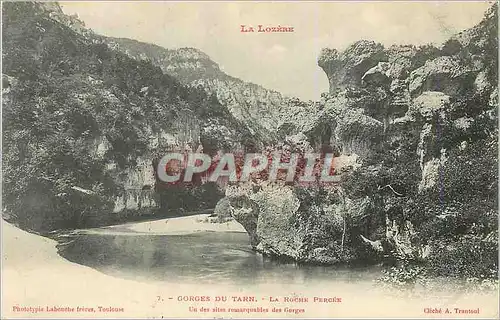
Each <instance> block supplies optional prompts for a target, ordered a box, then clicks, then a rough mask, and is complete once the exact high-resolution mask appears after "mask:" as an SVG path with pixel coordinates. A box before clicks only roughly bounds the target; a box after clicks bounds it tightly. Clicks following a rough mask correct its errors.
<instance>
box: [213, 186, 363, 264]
mask: <svg viewBox="0 0 500 320" xmlns="http://www.w3.org/2000/svg"><path fill="white" fill-rule="evenodd" d="M226 195H227V199H229V204H230V205H229V208H228V209H227V210H229V212H230V213H231V215H232V216H233V217H234V218H235V219H236V220H237V221H238V222H240V223H241V224H242V225H243V227H244V228H245V229H246V230H247V232H248V234H249V235H250V241H251V244H252V246H253V247H254V249H256V250H257V251H259V252H262V253H264V254H266V255H269V256H273V257H277V258H282V259H291V260H295V261H298V262H309V263H321V264H332V263H338V262H345V261H349V260H352V259H354V258H357V256H356V255H358V254H359V251H358V252H356V250H355V248H357V247H360V246H361V247H362V246H363V243H362V242H361V241H360V240H359V239H358V240H357V239H353V238H351V237H350V236H349V233H348V232H347V230H348V229H352V228H354V226H352V225H350V226H347V225H346V223H347V222H346V220H347V219H349V220H350V221H355V220H356V218H357V217H360V216H362V215H363V214H365V213H366V210H367V209H368V204H369V202H368V201H364V202H363V201H361V202H358V203H355V204H354V203H351V202H348V203H344V202H343V198H342V196H341V194H339V193H338V191H337V190H336V189H335V188H331V189H330V190H328V192H324V190H323V191H322V190H320V189H308V188H303V189H302V188H293V187H290V186H283V185H277V184H260V185H258V186H256V185H251V184H249V185H245V186H240V187H230V188H228V189H227V190H226ZM221 201H222V200H221ZM224 201H226V200H224Z"/></svg>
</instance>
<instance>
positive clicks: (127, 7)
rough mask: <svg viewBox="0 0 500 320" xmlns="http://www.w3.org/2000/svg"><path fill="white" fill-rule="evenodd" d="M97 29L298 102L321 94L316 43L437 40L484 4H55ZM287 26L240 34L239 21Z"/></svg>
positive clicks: (323, 81) (477, 14)
mask: <svg viewBox="0 0 500 320" xmlns="http://www.w3.org/2000/svg"><path fill="white" fill-rule="evenodd" d="M60 5H61V7H62V9H63V11H64V12H65V13H66V14H77V15H78V16H79V18H80V19H81V20H83V21H84V22H85V25H86V26H87V27H88V28H91V29H92V30H94V31H95V32H96V33H99V34H102V35H106V36H113V37H124V38H131V39H136V40H139V41H144V42H149V43H154V44H157V45H160V46H162V47H165V48H168V49H175V48H182V47H195V48H198V49H200V50H202V51H203V52H205V53H206V54H208V55H209V56H210V58H211V59H212V60H214V61H215V62H217V63H218V64H219V66H220V67H221V69H222V70H223V71H224V72H226V73H227V74H229V75H231V76H234V77H237V78H240V79H242V80H244V81H249V82H253V83H257V84H260V85H262V86H264V87H266V88H268V89H273V90H277V91H279V92H281V93H283V94H285V95H289V96H295V97H299V98H301V99H303V100H309V99H311V100H318V99H319V97H320V95H321V93H322V92H327V91H328V80H327V78H326V75H325V73H324V72H323V70H321V68H320V67H318V66H317V57H318V54H319V52H320V50H321V49H322V48H325V47H328V48H335V49H340V50H341V49H344V48H346V47H347V46H348V45H349V44H351V43H353V42H355V41H357V40H361V39H366V40H373V41H376V42H380V43H382V44H384V45H385V46H390V45H392V44H415V45H420V44H426V43H434V44H439V43H442V42H443V41H445V40H446V39H447V38H449V37H450V36H451V35H453V34H455V33H457V32H459V31H462V30H464V29H467V28H470V27H472V26H473V25H475V24H477V23H478V22H479V21H480V20H481V19H482V17H483V14H484V12H485V11H486V10H487V8H488V7H489V6H490V5H491V4H490V3H488V2H484V1H482V2H458V1H454V2H374V1H371V2H241V1H240V2H236V1H234V2H233V1H225V2H207V1H203V2H159V1H157V2H138V1H137V2H117V1H114V2H101V1H95V2H90V1H89V2H83V1H82V2H60ZM259 24H262V25H266V26H267V25H268V26H278V25H281V26H293V27H294V32H293V33H257V32H254V33H251V32H247V33H242V32H240V29H241V25H247V26H248V25H252V26H254V27H255V26H257V25H259Z"/></svg>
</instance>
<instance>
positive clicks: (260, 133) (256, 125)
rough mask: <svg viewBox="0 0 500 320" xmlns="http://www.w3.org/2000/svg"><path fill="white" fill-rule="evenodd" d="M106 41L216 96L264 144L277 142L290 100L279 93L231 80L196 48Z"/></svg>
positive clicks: (238, 80) (129, 41) (106, 39)
mask: <svg viewBox="0 0 500 320" xmlns="http://www.w3.org/2000/svg"><path fill="white" fill-rule="evenodd" d="M105 41H107V42H108V43H109V45H110V46H111V47H113V48H115V49H118V50H121V51H122V52H124V53H126V54H127V55H129V56H130V57H133V58H134V59H138V60H147V61H151V62H152V63H153V64H154V65H156V66H159V67H160V68H161V69H162V70H163V72H165V73H166V74H169V75H171V76H173V77H175V78H176V79H178V80H179V81H181V82H182V83H183V84H185V85H188V86H191V87H195V88H202V89H203V90H205V91H206V92H207V93H209V94H212V95H214V96H215V97H217V99H218V100H219V101H220V102H221V103H222V104H223V105H224V106H225V107H226V108H228V110H229V111H230V112H231V114H232V115H233V116H234V117H235V118H236V119H238V120H239V121H241V122H242V123H244V124H245V125H246V126H247V127H248V128H249V129H250V131H251V133H252V134H254V135H255V136H256V137H257V138H258V139H259V140H260V141H261V142H262V143H263V144H268V143H271V142H273V141H274V138H275V131H276V128H277V127H278V126H279V125H281V124H282V123H283V120H282V119H283V117H284V116H285V115H286V113H287V112H286V110H287V106H288V99H289V98H286V97H283V96H282V95H281V94H280V93H279V92H276V91H273V90H268V89H265V88H263V87H261V86H259V85H256V84H253V83H249V82H244V81H242V80H240V79H238V78H234V77H231V76H229V75H228V74H226V73H224V72H223V71H222V70H220V68H219V65H218V64H217V63H215V62H214V61H212V60H211V59H210V57H209V56H208V55H207V54H205V53H203V52H201V51H200V50H198V49H195V48H181V49H177V50H169V49H165V48H162V47H160V46H157V45H153V44H149V43H143V42H139V41H135V40H131V39H123V38H105Z"/></svg>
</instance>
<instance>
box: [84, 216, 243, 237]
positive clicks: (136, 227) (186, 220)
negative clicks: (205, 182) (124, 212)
mask: <svg viewBox="0 0 500 320" xmlns="http://www.w3.org/2000/svg"><path fill="white" fill-rule="evenodd" d="M210 216H211V215H210V214H195V215H190V216H184V217H175V218H165V219H159V220H152V221H146V222H133V223H125V224H119V225H114V226H107V227H100V228H90V229H84V230H75V231H74V232H76V233H106V234H130V233H133V234H137V233H141V234H150V235H181V234H190V233H197V232H207V231H208V232H246V231H245V229H244V228H243V226H242V225H241V224H239V223H238V222H236V221H234V220H231V221H227V222H224V223H212V222H210Z"/></svg>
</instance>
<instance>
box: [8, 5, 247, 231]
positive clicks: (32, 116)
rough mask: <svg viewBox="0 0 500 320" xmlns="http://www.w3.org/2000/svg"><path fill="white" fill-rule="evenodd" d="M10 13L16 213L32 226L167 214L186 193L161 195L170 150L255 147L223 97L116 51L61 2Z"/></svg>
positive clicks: (11, 174)
mask: <svg viewBox="0 0 500 320" xmlns="http://www.w3.org/2000/svg"><path fill="white" fill-rule="evenodd" d="M3 17H4V19H3V45H4V46H3V52H2V54H3V70H2V71H3V73H4V75H3V79H2V80H3V82H4V88H5V90H4V91H3V98H4V105H3V110H4V113H3V115H4V118H3V120H4V136H5V137H6V139H7V140H8V141H10V142H9V143H6V144H4V150H3V151H4V162H3V164H4V176H5V177H6V179H5V180H4V182H5V186H6V189H8V191H7V192H6V193H4V208H5V211H9V212H10V216H11V217H13V219H16V223H19V224H20V225H22V226H23V227H26V228H30V229H36V230H50V229H54V228H71V227H82V226H89V225H96V224H97V225H98V224H103V223H105V224H106V223H113V222H118V221H125V220H127V219H133V218H134V217H137V216H140V215H145V214H149V215H151V214H158V213H159V214H163V213H165V210H167V209H169V208H170V209H171V208H173V207H175V206H174V202H175V201H177V199H178V198H182V196H183V194H181V192H178V193H175V195H174V193H172V192H168V190H167V191H165V190H163V192H160V191H159V189H161V188H159V187H158V182H157V181H156V180H157V179H156V175H155V170H156V168H155V161H158V159H160V158H161V157H162V156H163V155H164V154H165V153H166V152H168V151H171V150H177V151H186V150H203V151H204V152H207V153H210V152H214V151H217V150H235V149H236V150H244V149H246V148H247V147H248V148H255V146H254V145H253V143H254V140H255V139H254V137H253V135H252V134H251V133H250V132H249V131H248V129H247V128H246V127H245V126H244V125H243V124H242V123H241V122H240V121H239V120H238V119H236V118H235V117H234V116H232V115H231V113H230V112H229V111H228V110H227V108H225V107H224V106H222V105H221V104H220V103H219V102H218V100H217V99H214V98H213V97H210V96H209V95H207V93H206V92H205V91H204V90H202V89H197V88H193V87H187V86H184V85H183V84H181V83H180V82H179V81H178V80H176V79H174V78H172V77H170V76H168V75H166V74H164V73H163V72H162V71H161V70H160V69H159V68H158V67H156V66H154V65H153V64H151V62H147V61H137V60H135V59H132V58H130V57H128V56H127V55H125V54H124V53H122V52H121V51H118V50H113V49H112V48H110V45H109V43H108V42H106V41H105V40H104V38H103V37H101V36H98V35H96V34H95V33H93V32H92V31H91V30H88V29H86V28H85V27H84V24H83V23H82V22H81V21H80V20H79V19H78V18H77V17H75V16H71V17H70V16H66V15H64V13H63V12H62V11H61V9H60V7H59V6H58V4H57V3H31V2H30V3H28V2H23V3H10V4H7V5H6V6H4V7H3ZM33 39H36V40H33ZM32 40H33V41H32ZM183 55H185V56H186V57H187V59H200V58H202V55H201V54H200V53H196V52H192V51H189V50H187V51H185V52H183ZM130 70H134V72H130ZM204 72H209V70H208V69H205V70H204ZM21 167H26V168H30V169H28V170H26V171H21V170H19V169H18V168H21ZM196 192H197V190H194V189H193V190H188V191H186V192H185V193H186V194H187V195H188V196H191V195H192V194H194V193H196ZM173 195H174V196H173ZM211 195H212V196H213V197H217V195H216V194H211ZM33 199H38V200H33ZM212 201H213V200H212ZM191 202H195V205H196V204H197V202H198V201H191ZM199 203H200V204H201V203H202V202H201V201H199Z"/></svg>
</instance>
